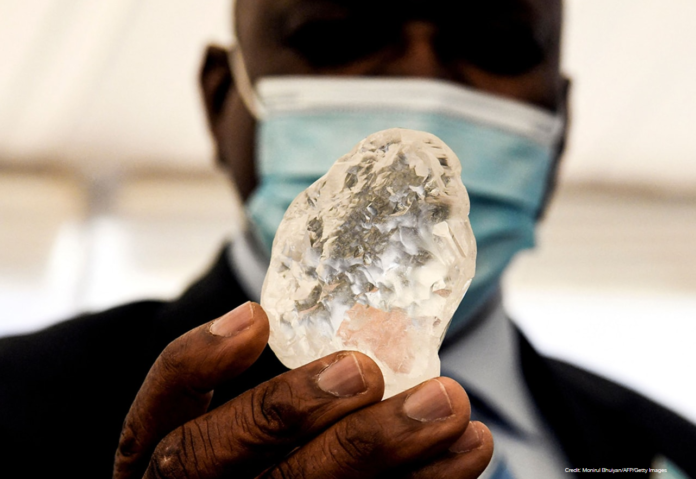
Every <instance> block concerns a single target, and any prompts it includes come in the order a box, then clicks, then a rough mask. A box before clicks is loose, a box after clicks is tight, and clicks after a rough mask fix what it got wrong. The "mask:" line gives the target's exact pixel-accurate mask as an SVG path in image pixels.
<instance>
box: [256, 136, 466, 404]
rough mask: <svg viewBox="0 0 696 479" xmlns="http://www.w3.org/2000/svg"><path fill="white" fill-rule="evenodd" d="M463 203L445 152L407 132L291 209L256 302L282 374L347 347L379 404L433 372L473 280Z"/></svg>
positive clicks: (348, 164) (383, 142)
mask: <svg viewBox="0 0 696 479" xmlns="http://www.w3.org/2000/svg"><path fill="white" fill-rule="evenodd" d="M468 214H469V197H468V195H467V192H466V188H465V187H464V185H463V184H462V180H461V165H460V163H459V160H458V158H457V157H456V155H455V154H454V152H453V151H452V150H451V149H450V148H449V147H448V146H447V145H445V144H444V143H443V142H442V140H440V139H439V138H437V137H436V136H434V135H432V134H429V133H425V132H420V131H413V130H405V129H396V128H395V129H390V130H384V131H380V132H377V133H374V134H372V135H370V136H369V137H367V138H366V139H364V140H363V141H361V142H360V143H359V144H357V145H356V146H355V147H354V148H353V150H352V151H351V152H350V153H348V154H347V155H345V156H343V157H341V158H340V159H338V161H336V163H334V165H333V166H332V167H331V169H330V170H329V171H328V173H327V174H326V175H324V176H323V177H322V178H320V179H319V180H317V181H316V182H315V183H314V184H313V185H312V186H310V187H309V188H308V189H307V190H305V191H304V192H303V193H301V194H300V195H299V196H298V197H297V198H296V199H295V200H294V201H293V203H292V204H291V205H290V207H289V208H288V210H287V212H286V213H285V216H284V218H283V221H282V223H281V224H280V227H279V228H278V231H277V233H276V237H275V240H274V242H273V251H272V255H271V263H270V266H269V269H268V272H267V274H266V279H265V281H264V285H263V290H262V293H261V305H262V306H263V307H264V309H265V310H266V313H267V314H268V318H269V320H270V322H271V336H270V341H269V344H270V346H271V348H272V349H273V351H274V352H275V354H276V355H277V356H278V358H279V359H280V360H281V361H282V362H283V364H285V365H286V366H287V367H289V368H296V367H299V366H302V365H304V364H306V363H308V362H310V361H313V360H315V359H318V358H320V357H323V356H325V355H327V354H330V353H332V352H335V351H340V350H344V349H349V350H357V351H360V352H363V353H365V354H367V355H368V356H370V357H372V358H373V359H374V360H375V361H376V362H377V364H378V365H379V366H380V368H381V370H382V372H383V374H384V379H385V383H386V391H385V397H388V396H392V395H394V394H397V393H399V392H401V391H403V390H405V389H407V388H409V387H411V386H414V385H416V384H418V383H420V382H422V381H424V380H426V379H429V378H432V377H435V376H438V375H439V374H440V359H439V357H438V349H439V347H440V344H441V342H442V339H443V337H444V335H445V332H446V330H447V327H448V325H449V322H450V320H451V318H452V315H453V314H454V311H455V310H456V309H457V306H458V305H459V303H460V301H461V300H462V298H463V297H464V293H465V292H466V289H467V288H468V286H469V284H470V283H471V279H472V278H473V276H474V269H475V261H476V242H475V240H474V236H473V233H472V231H471V226H470V224H469V218H468Z"/></svg>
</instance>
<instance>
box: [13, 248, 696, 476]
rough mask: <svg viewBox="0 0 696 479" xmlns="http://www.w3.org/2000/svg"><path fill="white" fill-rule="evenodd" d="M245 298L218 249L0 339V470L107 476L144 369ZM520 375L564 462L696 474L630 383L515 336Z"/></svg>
mask: <svg viewBox="0 0 696 479" xmlns="http://www.w3.org/2000/svg"><path fill="white" fill-rule="evenodd" d="M245 301H247V298H246V296H245V294H244V293H243V292H242V288H241V287H240V285H239V283H238V282H237V280H236V279H235V278H234V276H233V275H232V272H231V271H230V268H229V266H228V263H227V259H226V255H225V253H224V251H223V252H222V253H221V254H220V255H219V257H218V259H217V261H216V262H215V263H214V265H213V267H212V269H211V270H210V271H209V272H208V273H207V274H206V275H205V276H203V277H202V278H201V279H200V280H198V281H197V282H196V283H194V284H193V286H191V287H190V288H189V289H188V290H187V291H186V292H184V294H183V295H182V296H181V297H180V298H178V299H177V300H175V301H172V302H162V301H143V302H138V303H132V304H128V305H125V306H121V307H117V308H114V309H111V310H108V311H105V312H101V313H97V314H89V315H84V316H81V317H78V318H76V319H73V320H70V321H67V322H64V323H60V324H57V325H55V326H53V327H50V328H48V329H46V330H43V331H40V332H37V333H34V334H30V335H25V336H16V337H9V338H4V339H0V458H2V460H1V461H0V477H6V478H15V477H17V478H20V477H21V478H27V477H52V476H54V475H55V474H56V473H65V474H66V475H67V476H68V477H71V478H90V479H94V478H99V477H110V475H111V467H112V464H113V457H114V452H115V450H116V446H117V444H118V439H119V433H120V429H121V425H122V422H123V419H124V418H125V416H126V413H127V412H128V408H129V407H130V404H131V402H132V400H133V399H134V397H135V395H136V393H137V392H138V389H139V387H140V385H141V383H142V381H143V379H144V378H145V375H146V374H147V372H148V370H149V368H150V365H151V364H152V363H153V362H154V360H155V359H156V358H157V356H158V355H159V353H160V352H161V351H162V349H163V348H164V347H165V346H166V345H167V344H168V343H169V342H170V341H172V340H173V339H175V338H176V337H178V336H180V335H181V334H183V333H184V332H186V331H188V330H189V329H191V328H193V327H195V326H197V325H199V324H201V323H204V322H207V321H210V320H212V319H215V318H217V317H219V316H221V315H223V314H224V313H226V312H228V311H229V310H231V309H232V308H234V307H235V306H238V305H239V304H242V303H243V302H245ZM519 340H520V343H521V348H520V349H521V357H520V361H521V363H522V367H523V371H524V377H525V380H526V381H527V384H528V386H529V388H530V390H531V393H532V396H533V398H534V400H535V401H536V404H537V405H538V407H539V410H540V411H541V413H542V415H543V416H544V418H545V419H546V421H547V422H548V424H549V425H550V427H551V429H552V430H553V431H554V433H555V434H556V436H557V438H558V440H559V442H560V444H561V446H562V448H563V450H564V451H565V453H566V456H567V457H568V458H569V460H570V461H571V464H569V465H568V467H649V466H650V464H651V463H652V460H653V458H654V457H655V455H656V454H660V453H661V454H664V455H665V456H667V457H668V458H670V459H671V460H672V461H673V462H675V463H676V464H677V465H679V466H680V467H681V468H682V469H683V470H684V471H685V472H687V473H688V474H689V475H691V476H692V477H696V427H695V426H693V425H692V424H690V423H689V422H687V421H686V420H684V419H682V418H681V417H679V416H677V415H676V414H674V413H672V412H670V411H668V410H666V409H664V408H662V407H661V406H659V405H657V404H655V403H653V402H651V401H650V400H648V399H646V398H644V397H642V396H640V395H638V394H636V393H635V392H632V391H629V390H628V389H626V388H624V387H622V386H619V385H617V384H615V383H612V382H609V381H607V380H605V379H602V378H600V377H597V376H595V375H593V374H590V373H588V372H586V371H583V370H581V369H578V368H576V367H574V366H571V365H569V364H566V363H563V362H560V361H556V360H552V359H548V358H544V357H542V356H540V355H539V354H538V353H537V352H536V351H535V350H534V348H533V347H532V346H531V345H530V343H529V342H528V341H527V340H526V338H525V337H524V336H523V335H522V334H521V333H520V334H519ZM284 371H286V369H285V367H284V366H283V365H282V364H281V363H280V362H279V361H278V360H277V358H276V357H275V355H274V354H273V353H272V351H271V350H270V349H268V348H266V350H265V351H264V353H263V354H262V355H261V357H260V358H259V360H258V361H257V362H256V363H255V364H254V365H253V366H252V367H251V368H250V369H249V370H247V371H246V372H245V373H244V374H242V375H241V376H239V377H238V378H236V379H235V380H234V381H233V382H231V383H230V384H227V385H225V386H223V387H221V388H218V389H217V390H216V391H215V395H214V399H213V404H212V405H211V407H215V406H217V405H219V404H221V403H223V402H225V401H227V400H228V399H230V398H232V397H235V396H236V395H238V394H239V393H241V392H243V391H245V390H247V389H249V388H251V387H253V386H255V385H256V384H258V383H260V382H262V381H263V380H265V379H268V378H270V377H272V376H275V375H277V374H280V373H282V372H284Z"/></svg>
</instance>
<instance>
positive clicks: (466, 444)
mask: <svg viewBox="0 0 696 479" xmlns="http://www.w3.org/2000/svg"><path fill="white" fill-rule="evenodd" d="M481 444H482V441H481V423H480V422H477V421H471V422H470V423H469V426H467V428H466V431H464V434H462V435H461V436H460V437H459V439H457V442H455V443H454V444H452V445H451V446H450V448H449V450H450V451H451V452H454V453H457V454H464V453H466V452H469V451H473V450H474V449H478V448H479V447H481Z"/></svg>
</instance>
